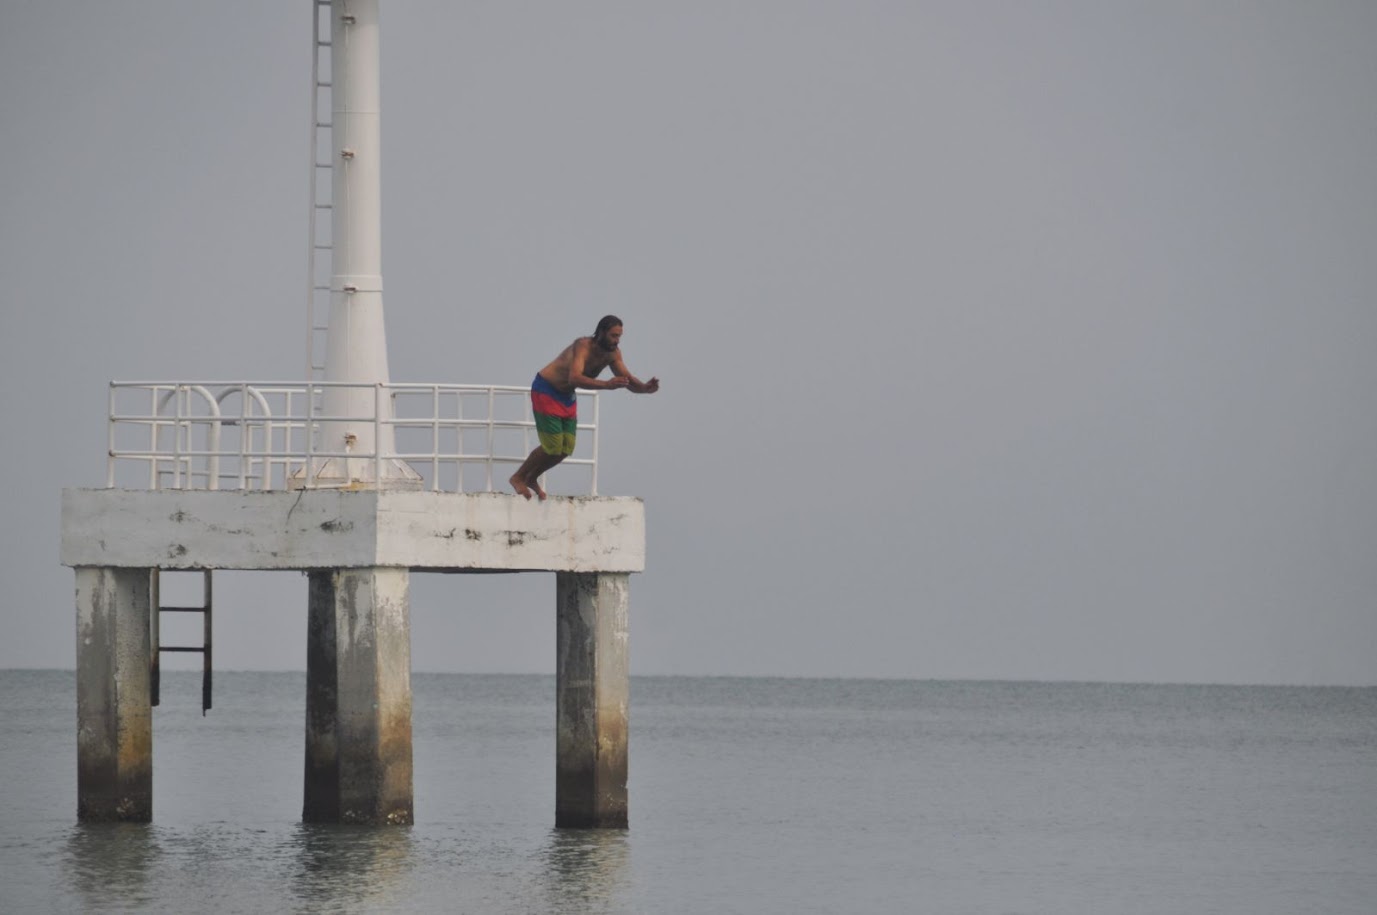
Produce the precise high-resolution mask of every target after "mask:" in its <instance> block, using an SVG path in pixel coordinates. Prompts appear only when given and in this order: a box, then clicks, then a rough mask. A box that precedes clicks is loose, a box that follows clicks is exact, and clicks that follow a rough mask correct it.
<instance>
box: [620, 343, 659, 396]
mask: <svg viewBox="0 0 1377 915" xmlns="http://www.w3.org/2000/svg"><path fill="white" fill-rule="evenodd" d="M612 371H614V372H616V373H617V376H618V377H620V378H625V379H626V389H627V390H628V391H630V392H631V393H632V394H654V393H655V392H656V391H658V390H660V379H658V378H655V377H654V376H652V377H651V379H650V380H649V381H642V380H641V379H639V378H637V377H636V376H635V375H633V374H631V371H630V370H629V369H628V368H627V367H626V363H625V362H623V361H622V356H621V353H618V354H617V356H616V358H615V359H613V360H612Z"/></svg>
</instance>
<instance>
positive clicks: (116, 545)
mask: <svg viewBox="0 0 1377 915" xmlns="http://www.w3.org/2000/svg"><path fill="white" fill-rule="evenodd" d="M61 562H62V564H63V565H66V566H73V567H76V566H112V567H140V568H142V567H156V568H161V569H298V570H305V569H324V568H365V567H369V566H383V567H404V568H409V569H414V570H418V571H444V572H459V571H479V570H484V571H513V572H514V571H553V572H641V571H644V570H645V505H644V503H643V502H642V501H641V500H640V499H637V498H634V497H627V496H618V497H611V496H574V497H570V496H551V497H550V498H549V500H547V501H545V502H540V501H538V500H531V501H529V502H528V501H526V500H525V499H522V498H520V497H519V496H515V495H506V494H503V493H430V492H404V491H387V490H382V491H378V490H360V491H338V490H298V491H295V492H245V491H233V492H230V491H221V492H215V491H207V490H126V489H64V490H63V491H62V545H61Z"/></svg>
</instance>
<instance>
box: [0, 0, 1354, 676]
mask: <svg viewBox="0 0 1377 915" xmlns="http://www.w3.org/2000/svg"><path fill="white" fill-rule="evenodd" d="M310 8H311V4H310V2H309V0H299V2H297V3H285V2H283V0H256V2H254V0H249V2H243V3H238V4H235V5H234V6H233V8H229V7H226V6H224V5H223V4H200V3H187V2H183V0H175V2H174V0H138V2H132V3H95V2H84V3H80V2H60V0H0V131H3V134H2V135H3V156H0V302H2V304H3V332H2V333H0V378H2V379H3V384H4V390H5V391H6V396H5V404H6V408H7V409H6V411H5V423H4V428H5V430H6V431H5V435H4V441H5V449H4V452H5V457H6V462H7V465H8V473H7V474H5V475H4V482H3V496H4V505H5V524H4V531H5V538H4V540H5V549H4V551H3V554H0V563H3V566H2V567H0V568H2V570H3V580H4V582H5V596H4V598H3V601H2V602H0V626H3V637H0V666H4V667H71V666H72V665H73V663H74V644H73V643H74V628H75V627H74V609H73V596H72V594H73V580H72V573H71V571H70V570H68V569H65V568H63V567H61V566H59V565H58V563H57V544H58V531H59V524H58V522H59V518H58V502H59V494H60V490H61V489H62V488H63V487H65V486H96V485H101V484H102V483H103V481H104V450H105V424H104V417H105V408H106V388H105V385H106V383H107V382H108V381H109V380H111V379H122V380H132V379H214V380H222V379H223V380H234V379H245V380H255V379H262V380H267V379H291V378H300V377H302V376H303V374H304V369H303V366H302V362H303V356H302V351H303V347H304V343H303V336H304V332H303V325H304V320H305V319H304V300H305V295H304V287H305V284H306V279H305V244H306V241H305V236H306V228H305V226H306V202H307V196H306V195H307V188H306V178H307V171H308V168H307V159H306V152H307V137H308V97H309V96H308V79H309V65H310V56H309V55H310V47H309V46H310V18H309V17H310ZM382 41H383V106H384V107H383V118H382V123H383V200H384V204H383V205H384V227H383V249H384V275H385V283H386V295H385V300H386V307H387V319H388V337H389V353H390V358H391V366H392V376H393V378H394V380H398V381H436V382H463V383H484V384H488V383H499V384H524V383H526V382H527V381H528V380H529V378H530V377H531V375H532V373H533V372H534V371H535V369H537V368H539V366H540V365H542V364H543V363H544V362H545V361H547V360H548V359H549V358H550V357H551V356H553V355H554V353H555V352H556V351H557V350H558V349H559V348H560V347H561V346H563V345H564V344H565V343H567V342H568V340H569V339H571V338H572V337H574V336H575V335H577V334H580V333H587V332H589V331H590V330H591V329H592V326H593V324H594V323H595V322H596V320H597V319H598V317H600V316H601V315H602V314H603V313H605V312H615V313H617V314H620V315H621V316H622V317H623V318H624V319H625V320H626V336H625V339H624V347H625V352H626V357H627V361H628V363H629V365H630V366H631V368H632V370H633V371H635V372H636V373H637V374H639V375H641V376H642V377H646V376H648V375H651V374H656V375H659V376H660V377H661V378H662V379H663V382H664V388H663V390H662V391H661V393H660V394H658V395H656V396H655V397H650V398H647V397H632V396H629V395H614V396H611V397H608V398H607V399H606V400H605V401H604V408H603V409H604V413H603V417H604V425H603V433H602V451H603V463H602V470H601V481H602V489H603V491H604V492H607V493H613V494H634V495H639V496H642V497H644V498H645V500H646V510H647V516H648V520H647V527H648V555H649V559H648V564H647V566H648V567H647V570H646V572H645V573H644V574H643V575H640V576H637V577H635V578H634V579H633V581H632V668H633V672H636V673H642V674H651V673H685V674H782V675H818V676H834V675H841V676H877V677H916V678H931V677H935V678H945V677H979V678H1019V679H1022V678H1037V679H1094V680H1152V681H1205V682H1278V683H1347V684H1374V683H1377V472H1374V468H1377V403H1375V402H1374V400H1375V398H1374V391H1377V358H1374V355H1373V350H1374V347H1377V165H1375V164H1377V55H1374V54H1373V51H1372V49H1373V47H1375V46H1377V5H1374V4H1372V3H1367V2H1351V3H1339V2H1329V3H1325V2H1312V3H1304V4H1301V3H1289V2H1276V3H1260V2H1259V3H1246V2H1229V3H1225V2H1215V3H1199V2H1194V0H1191V2H1180V3H1174V2H1133V3H1126V2H1108V3H1106V2H1099V0H1095V2H1026V3H1014V2H1004V3H990V2H951V3H924V2H916V0H915V2H866V0H848V2H845V3H842V2H803V0H787V2H786V0H776V2H764V0H754V2H752V0H732V2H701V0H699V2H691V3H690V2H676V3H657V2H649V3H647V2H617V3H610V2H596V0H589V2H581V3H564V2H530V3H507V2H483V3H477V2H465V3H442V2H434V0H430V2H422V0H383V3H382ZM412 584H413V595H412V627H413V631H412V634H413V667H414V669H416V670H418V671H425V670H460V671H541V672H549V671H553V669H554V580H553V576H552V575H524V576H477V577H474V576H424V575H416V576H413V579H412ZM305 599H306V598H305V579H304V578H303V577H301V576H299V575H294V574H284V573H250V572H239V573H225V574H222V575H221V576H219V579H218V582H217V607H218V612H217V616H216V639H217V643H216V660H217V664H218V666H220V667H222V668H226V669H234V668H269V669H273V668H297V669H300V668H304V665H305V629H306V626H305Z"/></svg>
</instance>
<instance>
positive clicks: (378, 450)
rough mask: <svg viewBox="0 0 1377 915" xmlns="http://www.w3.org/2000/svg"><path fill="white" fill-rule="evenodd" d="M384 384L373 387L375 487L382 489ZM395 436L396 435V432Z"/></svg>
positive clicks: (379, 383) (380, 383) (378, 383)
mask: <svg viewBox="0 0 1377 915" xmlns="http://www.w3.org/2000/svg"><path fill="white" fill-rule="evenodd" d="M383 391H384V389H383V384H382V382H377V383H375V384H374V385H373V485H374V486H376V487H377V488H378V489H382V465H383V462H382V441H383V440H382V409H383ZM393 434H396V432H395V430H394V432H393Z"/></svg>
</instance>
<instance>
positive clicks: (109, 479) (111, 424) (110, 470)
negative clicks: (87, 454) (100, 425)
mask: <svg viewBox="0 0 1377 915" xmlns="http://www.w3.org/2000/svg"><path fill="white" fill-rule="evenodd" d="M105 432H106V440H107V447H106V452H105V455H106V456H105V488H106V489H113V488H114V487H115V383H114V382H113V381H112V382H110V411H109V413H107V414H106V423H105Z"/></svg>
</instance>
